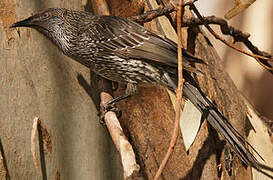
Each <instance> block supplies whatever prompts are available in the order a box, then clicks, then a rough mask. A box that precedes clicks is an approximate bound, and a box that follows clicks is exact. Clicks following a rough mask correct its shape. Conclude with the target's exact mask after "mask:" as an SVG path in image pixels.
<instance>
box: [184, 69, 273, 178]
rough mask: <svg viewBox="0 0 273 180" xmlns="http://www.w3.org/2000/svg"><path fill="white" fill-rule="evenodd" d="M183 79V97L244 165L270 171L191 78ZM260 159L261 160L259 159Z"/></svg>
mask: <svg viewBox="0 0 273 180" xmlns="http://www.w3.org/2000/svg"><path fill="white" fill-rule="evenodd" d="M184 78H185V80H186V81H185V83H184V87H183V95H184V96H185V97H186V98H187V99H189V100H190V101H191V102H192V103H193V104H194V105H195V106H196V107H197V108H198V109H199V110H200V111H201V112H202V113H206V115H207V116H206V117H207V121H208V122H209V123H210V124H211V126H212V127H213V128H214V129H216V131H217V132H218V133H220V134H221V135H222V136H223V137H224V138H225V139H226V141H227V142H228V143H229V144H230V145H231V147H232V148H233V150H234V151H235V152H236V153H237V154H238V155H239V157H240V158H241V160H242V161H243V162H244V163H245V164H246V165H249V166H252V167H254V168H255V169H257V170H259V171H260V172H263V171H262V169H267V170H272V168H270V167H268V166H265V165H263V164H261V163H260V162H259V161H258V160H257V159H256V158H255V157H254V155H253V153H251V152H250V150H249V149H248V148H247V145H249V147H250V148H251V149H253V150H254V152H255V153H257V155H259V153H258V152H257V151H256V150H255V149H254V148H253V147H252V146H251V145H250V144H249V143H248V142H247V141H246V139H245V138H244V137H243V136H242V135H241V134H240V133H239V132H238V131H237V130H236V129H235V128H234V127H233V125H232V124H231V123H230V121H229V120H228V119H226V118H225V117H224V115H223V114H222V113H221V112H220V111H219V110H218V109H217V108H216V106H215V104H214V103H213V102H212V101H211V100H210V99H209V98H208V97H207V96H206V95H205V94H204V93H203V92H202V91H201V90H200V88H199V87H198V85H197V84H196V83H195V81H194V80H193V78H192V77H191V76H190V75H189V74H188V73H185V75H184ZM259 156H260V155H259ZM260 157H261V156H260ZM261 159H263V158H262V157H261ZM264 174H266V173H264Z"/></svg>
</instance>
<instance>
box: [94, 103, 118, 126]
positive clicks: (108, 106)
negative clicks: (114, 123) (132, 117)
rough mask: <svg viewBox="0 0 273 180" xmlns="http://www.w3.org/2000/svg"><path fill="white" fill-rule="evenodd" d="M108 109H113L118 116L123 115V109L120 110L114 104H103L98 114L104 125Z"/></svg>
mask: <svg viewBox="0 0 273 180" xmlns="http://www.w3.org/2000/svg"><path fill="white" fill-rule="evenodd" d="M108 111H113V112H114V113H116V116H117V118H119V117H121V110H119V109H118V108H117V107H115V106H114V104H109V103H106V104H105V105H103V106H102V107H101V108H100V112H99V114H98V116H99V119H100V123H101V124H102V125H105V119H104V117H105V114H106V113H107V112H108Z"/></svg>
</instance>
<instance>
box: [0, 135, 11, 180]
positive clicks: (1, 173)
mask: <svg viewBox="0 0 273 180" xmlns="http://www.w3.org/2000/svg"><path fill="white" fill-rule="evenodd" d="M0 160H1V163H0V165H1V166H0V178H1V179H2V178H5V180H10V175H9V170H8V165H7V160H6V157H5V153H4V147H3V144H2V141H1V137H0Z"/></svg>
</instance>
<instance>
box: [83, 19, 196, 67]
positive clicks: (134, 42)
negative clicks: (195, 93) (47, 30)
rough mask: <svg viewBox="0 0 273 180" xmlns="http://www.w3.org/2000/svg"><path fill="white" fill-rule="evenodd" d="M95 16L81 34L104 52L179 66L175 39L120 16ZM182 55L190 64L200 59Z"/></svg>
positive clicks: (185, 54)
mask: <svg viewBox="0 0 273 180" xmlns="http://www.w3.org/2000/svg"><path fill="white" fill-rule="evenodd" d="M92 18H95V19H90V24H89V25H88V26H86V27H85V28H84V29H82V30H81V33H83V34H84V35H85V36H88V37H86V38H87V39H91V40H92V42H93V43H95V45H96V47H97V48H99V49H102V50H103V52H108V53H111V52H113V53H114V54H115V55H118V56H121V57H123V58H125V59H126V58H132V59H142V60H147V61H152V62H156V63H159V64H163V65H169V66H173V67H176V66H177V45H176V43H174V42H173V41H171V40H169V39H167V38H164V37H161V36H159V35H156V34H155V33H153V32H151V31H149V30H147V29H145V28H144V27H142V26H140V25H138V24H137V23H135V22H133V21H130V20H127V19H123V18H120V17H115V16H93V17H92ZM100 52H102V51H100ZM98 54H99V53H98ZM183 55H184V56H186V57H188V58H187V59H188V61H189V63H190V62H191V61H192V62H198V60H199V59H198V60H197V58H195V57H194V56H192V55H191V54H190V53H188V52H186V51H185V50H183ZM185 63H186V64H187V62H185Z"/></svg>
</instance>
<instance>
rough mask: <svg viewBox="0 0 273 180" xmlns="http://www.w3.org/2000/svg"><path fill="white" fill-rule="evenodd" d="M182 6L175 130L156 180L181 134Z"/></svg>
mask: <svg viewBox="0 0 273 180" xmlns="http://www.w3.org/2000/svg"><path fill="white" fill-rule="evenodd" d="M182 4H183V0H180V2H179V5H178V9H177V17H178V18H177V35H178V45H177V49H178V88H177V91H176V96H177V97H176V98H177V99H176V107H175V122H174V129H173V134H172V139H171V142H170V145H169V148H168V151H167V153H166V155H165V157H164V159H163V161H162V162H161V164H160V166H159V169H158V171H157V173H156V175H155V178H154V179H155V180H157V179H158V178H159V177H160V175H161V174H162V171H163V169H164V168H165V166H166V164H167V162H168V160H169V158H170V156H171V154H172V152H173V150H174V146H175V144H176V142H177V137H178V134H179V119H180V111H181V104H182V90H183V84H184V79H183V75H182V73H183V72H182V71H183V69H182V44H181V43H182V32H181V21H182V18H181V16H182Z"/></svg>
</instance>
